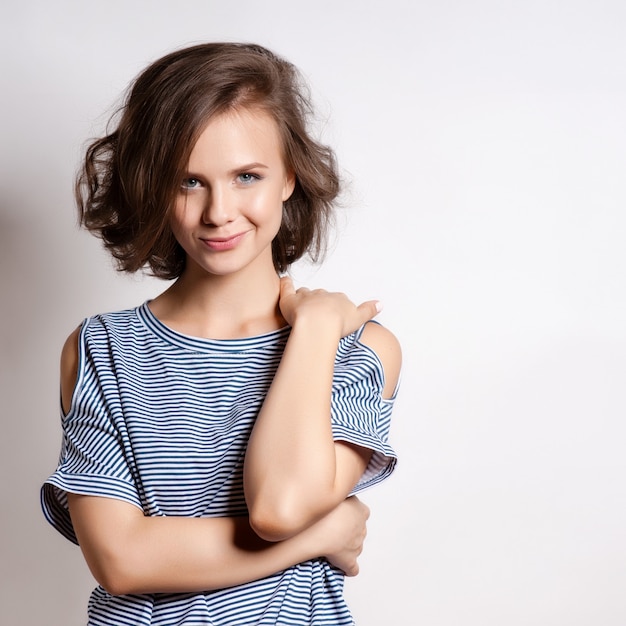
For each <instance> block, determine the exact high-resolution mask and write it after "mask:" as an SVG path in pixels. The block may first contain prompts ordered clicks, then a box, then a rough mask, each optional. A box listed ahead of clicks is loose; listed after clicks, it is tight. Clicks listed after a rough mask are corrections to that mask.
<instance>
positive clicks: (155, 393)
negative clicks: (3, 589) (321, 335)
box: [42, 303, 395, 626]
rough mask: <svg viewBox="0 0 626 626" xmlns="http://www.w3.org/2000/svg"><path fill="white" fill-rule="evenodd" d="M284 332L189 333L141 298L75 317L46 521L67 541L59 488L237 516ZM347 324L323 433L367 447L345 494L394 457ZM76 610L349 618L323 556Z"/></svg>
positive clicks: (259, 621) (365, 364) (291, 619)
mask: <svg viewBox="0 0 626 626" xmlns="http://www.w3.org/2000/svg"><path fill="white" fill-rule="evenodd" d="M289 331H290V329H289V328H288V327H287V328H283V329H281V330H277V331H274V332H270V333H267V334H264V335H260V336H256V337H249V338H245V339H229V340H212V339H201V338H197V337H190V336H187V335H183V334H181V333H178V332H175V331H173V330H172V329H170V328H168V327H167V326H165V325H164V324H162V323H161V322H160V321H159V320H158V319H157V318H156V317H155V316H154V315H153V314H152V312H151V311H150V309H149V307H148V305H147V303H145V304H143V305H142V306H140V307H137V308H135V309H129V310H125V311H120V312H117V313H109V314H105V315H99V316H95V317H92V318H89V319H87V320H86V321H85V322H84V324H83V325H82V328H81V332H80V340H79V371H78V377H77V382H76V387H75V390H74V394H73V398H72V403H71V407H70V410H69V411H68V413H67V414H66V415H63V416H62V422H63V444H62V449H61V455H60V460H59V465H58V468H57V470H56V472H55V473H54V474H53V475H52V476H51V477H50V478H49V479H48V480H47V481H46V483H45V484H44V486H43V488H42V506H43V511H44V514H45V516H46V518H47V519H48V521H49V522H50V523H51V524H53V525H54V527H55V528H57V530H59V531H60V532H61V533H62V534H63V535H64V536H65V537H67V538H68V539H70V540H71V541H73V542H74V543H76V535H75V534H74V529H73V527H72V522H71V520H70V517H69V513H68V509H67V497H66V493H67V492H71V493H77V494H83V495H93V496H105V497H112V498H118V499H120V500H123V501H125V502H129V503H131V504H134V505H135V506H137V507H139V508H141V509H142V510H143V512H144V514H145V515H156V516H158V515H177V516H189V517H200V516H207V517H209V516H211V517H213V516H240V515H247V510H246V505H245V500H244V492H243V461H244V455H245V451H246V444H247V441H248V438H249V435H250V431H251V429H252V427H253V425H254V421H255V418H256V416H257V414H258V412H259V409H260V407H261V405H262V403H263V400H264V398H265V395H266V393H267V390H268V388H269V385H270V383H271V382H272V379H273V376H274V374H275V372H276V368H277V367H278V364H279V362H280V359H281V356H282V353H283V350H284V347H285V344H286V342H287V339H288V337H289ZM360 333H361V331H358V332H356V333H353V334H352V335H349V336H348V337H344V338H343V339H341V340H340V342H339V347H338V350H337V356H336V360H335V370H334V380H333V389H332V428H333V435H334V437H335V439H336V440H342V441H348V442H351V443H355V444H358V445H360V446H364V447H366V448H369V449H371V450H373V455H372V458H371V461H370V463H369V465H368V467H367V469H366V471H365V473H364V474H363V476H362V477H361V479H360V481H359V483H358V485H357V486H356V487H355V489H354V493H356V492H358V491H360V490H362V489H363V488H365V487H367V486H369V485H372V484H374V483H376V482H379V481H380V480H382V479H383V478H385V477H387V476H388V475H389V474H390V473H391V472H392V470H393V468H394V465H395V454H394V451H393V450H392V448H391V447H390V445H389V443H388V432H389V422H390V416H391V409H392V405H393V398H392V399H384V398H383V397H382V389H383V386H384V379H383V370H382V366H381V363H380V361H379V359H378V357H377V356H376V354H375V353H374V352H373V351H372V350H371V349H370V348H368V347H367V346H365V345H363V344H362V343H360V341H359V337H360ZM394 397H395V394H394ZM88 613H89V624H90V625H91V626H99V625H102V626H104V625H107V626H110V625H111V624H116V625H120V626H121V625H131V624H132V625H133V626H137V625H139V624H142V625H143V624H145V625H148V624H150V625H157V624H159V625H163V626H166V625H167V626H174V625H179V624H180V625H182V624H185V625H191V624H194V625H197V624H211V625H214V626H222V625H235V624H236V625H238V626H243V625H246V624H250V625H251V624H254V625H258V626H260V625H267V626H270V625H271V626H275V625H276V624H285V625H289V626H297V625H299V624H302V625H305V624H306V625H307V626H308V625H311V624H315V625H322V624H326V625H331V624H332V625H333V626H336V625H342V624H352V623H353V620H352V617H351V614H350V611H349V609H348V607H347V606H346V603H345V601H344V599H343V575H342V573H341V572H339V571H338V570H336V569H335V568H333V567H331V566H330V565H329V564H328V562H326V561H325V560H324V559H315V560H312V561H307V562H304V563H300V564H298V565H295V566H293V567H290V568H288V569H286V570H284V571H281V572H277V573H276V574H274V575H272V576H269V577H267V578H264V579H261V580H259V581H255V582H251V583H247V584H243V585H238V586H236V587H231V588H227V589H222V590H217V591H208V592H204V593H188V594H181V593H176V594H145V595H124V596H111V595H110V594H108V593H107V592H106V591H105V590H104V589H103V588H102V587H100V586H99V587H97V588H96V589H95V590H94V592H93V593H92V595H91V598H90V601H89V606H88Z"/></svg>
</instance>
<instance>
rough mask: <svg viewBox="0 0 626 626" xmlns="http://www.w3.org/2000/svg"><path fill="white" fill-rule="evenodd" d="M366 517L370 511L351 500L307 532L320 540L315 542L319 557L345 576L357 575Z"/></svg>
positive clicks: (363, 505) (356, 499) (361, 504)
mask: <svg viewBox="0 0 626 626" xmlns="http://www.w3.org/2000/svg"><path fill="white" fill-rule="evenodd" d="M369 516H370V510H369V508H368V507H367V506H366V505H365V504H363V503H362V502H361V501H360V500H359V499H358V498H357V497H356V496H352V497H350V498H348V499H346V500H344V501H343V502H342V503H341V504H340V505H339V506H338V507H336V508H335V509H333V510H332V511H331V512H330V513H329V514H328V515H326V516H325V517H323V518H322V519H321V520H320V521H319V522H317V523H316V524H315V525H314V526H312V527H311V528H310V529H309V532H312V533H314V535H315V537H316V538H317V537H319V539H316V541H320V542H321V544H320V545H321V546H322V547H323V553H322V556H323V557H325V558H326V560H327V561H328V562H329V563H330V564H331V565H333V566H334V567H336V568H338V569H340V570H341V571H343V572H344V573H345V574H346V576H356V575H357V574H358V573H359V564H358V562H357V558H358V557H359V555H360V554H361V552H362V551H363V542H364V540H365V536H366V534H367V529H366V522H367V519H368V518H369Z"/></svg>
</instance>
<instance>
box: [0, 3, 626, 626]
mask: <svg viewBox="0 0 626 626" xmlns="http://www.w3.org/2000/svg"><path fill="white" fill-rule="evenodd" d="M1 28H2V32H1V33H0V35H1V36H0V63H1V68H0V69H1V81H2V95H1V97H0V107H1V115H0V131H1V133H2V134H1V138H0V146H1V148H0V149H1V162H0V176H1V186H0V209H1V213H0V263H1V266H0V267H1V272H0V280H1V284H0V294H1V297H2V303H1V304H2V306H1V307H0V319H1V321H2V324H1V326H0V332H1V344H0V347H1V351H2V360H1V370H0V375H1V384H2V389H1V390H0V391H1V400H2V427H3V428H2V433H1V435H0V463H1V464H2V466H1V471H2V481H1V483H0V484H1V489H2V496H1V506H2V515H1V520H2V521H1V524H2V526H1V527H2V533H1V535H0V537H1V539H0V541H1V546H0V548H1V557H0V574H1V581H2V584H0V622H1V623H2V624H6V625H7V626H14V625H18V624H25V625H28V626H30V625H32V626H35V625H37V626H43V625H45V626H76V625H79V624H83V623H84V616H85V609H86V602H87V598H88V594H89V592H90V590H91V588H92V586H93V580H92V579H91V576H90V574H89V572H88V571H87V569H86V567H85V565H84V564H83V561H82V557H81V555H80V552H79V550H78V548H76V547H74V546H72V545H71V544H70V543H69V542H67V541H66V540H64V539H63V538H62V537H61V536H60V535H59V534H58V533H56V532H55V531H54V530H53V529H52V528H51V527H49V526H48V525H47V523H46V522H45V521H44V519H43V517H42V515H41V513H40V509H39V501H38V498H39V493H38V492H39V486H40V484H41V483H42V482H43V480H44V479H45V478H46V477H47V475H48V474H49V473H50V472H52V470H53V469H54V466H55V463H56V458H57V454H58V451H59V444H60V424H59V420H58V409H57V398H58V355H59V351H60V348H61V345H62V343H63V340H64V338H65V337H66V336H67V335H68V334H69V332H70V331H71V330H72V329H73V328H74V327H75V326H76V325H77V324H78V323H79V322H80V321H81V320H82V318H84V317H85V316H87V315H90V314H93V313H97V312H102V311H107V310H113V309H118V308H121V307H126V306H134V305H136V304H138V303H140V302H142V301H143V300H144V299H146V298H148V297H150V296H152V295H155V294H156V293H157V292H158V291H160V290H161V289H163V288H164V286H165V285H164V284H163V283H160V282H159V281H155V280H154V279H142V278H141V277H140V276H138V277H134V278H133V277H130V278H129V277H124V276H120V275H119V274H117V273H116V272H115V270H114V269H113V266H112V263H111V262H110V261H109V259H108V257H107V256H105V254H104V253H103V252H102V251H101V249H100V245H99V243H98V241H97V240H96V239H94V238H93V237H91V236H90V235H88V234H86V233H83V232H79V231H78V230H77V228H76V219H75V212H74V208H73V201H72V185H73V176H74V172H75V169H76V167H77V164H78V160H79V157H80V153H81V149H82V147H83V145H84V143H85V141H86V140H87V139H88V138H89V137H92V136H94V135H97V134H99V133H101V132H102V130H103V127H104V124H105V122H106V120H107V118H108V115H109V113H110V112H111V111H112V110H113V108H114V106H115V104H116V102H117V99H118V96H119V95H120V93H121V92H122V91H123V89H124V88H125V87H126V85H127V83H128V82H129V81H130V80H131V78H133V77H134V76H135V75H136V73H137V72H139V71H140V70H141V69H142V68H143V67H144V66H145V65H146V64H147V63H149V62H151V61H152V60H154V59H156V58H157V57H159V56H161V55H162V54H164V53H166V52H169V51H170V50H172V49H174V48H178V47H181V46H183V45H186V44H190V43H196V42H199V41H207V40H238V41H255V42H259V43H262V44H265V45H267V46H269V47H271V48H272V49H274V50H275V51H277V52H279V53H281V54H283V55H285V56H286V57H287V58H289V59H290V60H291V61H293V62H294V63H295V64H296V65H298V66H299V67H300V68H301V69H302V71H303V72H304V74H305V75H306V76H307V78H308V79H309V81H310V82H311V84H312V87H313V92H314V95H315V99H316V101H317V103H318V106H319V110H320V113H321V120H322V123H321V125H320V128H321V129H322V131H323V133H324V134H323V137H324V139H325V140H326V141H328V142H330V143H331V144H332V145H333V146H334V147H335V148H336V149H337V152H338V155H339V158H340V163H341V165H342V166H343V168H344V170H345V173H346V176H347V178H348V179H349V181H350V187H349V193H348V194H347V195H346V198H345V202H344V208H343V209H342V210H341V216H340V220H339V229H338V236H337V238H336V242H335V245H334V248H333V250H332V253H331V254H330V255H329V257H328V259H327V261H326V264H325V265H324V266H323V268H322V269H320V270H316V271H315V270H313V269H311V268H309V267H306V266H303V267H300V268H296V271H295V276H296V277H297V279H298V281H299V283H304V282H306V283H307V284H309V285H310V286H325V287H329V288H332V289H340V290H343V291H347V292H348V293H349V294H350V295H351V296H353V297H354V298H355V299H357V300H360V299H366V298H370V297H378V298H381V299H382V300H383V301H384V302H385V305H386V306H385V310H384V311H383V313H382V314H381V317H380V319H381V321H382V322H383V323H385V324H386V325H387V326H389V327H390V328H391V329H392V330H393V331H394V332H395V333H396V335H397V336H398V337H399V339H400V340H401V342H402V345H403V348H404V356H405V366H404V374H403V386H402V389H401V393H400V397H399V400H398V403H397V410H396V413H395V418H394V424H393V429H392V440H393V443H394V444H395V447H396V448H397V450H398V452H399V455H400V464H399V466H398V469H397V472H396V474H395V475H394V476H393V477H392V478H391V479H390V480H389V481H387V482H386V483H385V484H383V485H381V486H379V487H376V488H374V489H372V490H371V491H370V492H369V493H367V495H365V499H366V501H367V502H368V503H369V504H370V505H371V507H372V509H373V515H372V519H371V524H370V533H369V537H368V541H367V545H366V551H365V553H364V555H363V557H362V561H361V564H362V574H361V575H360V576H359V577H358V578H356V579H354V580H349V581H348V583H347V594H348V597H349V599H350V602H351V605H352V607H353V611H354V614H355V616H356V618H357V623H358V624H359V626H378V625H381V624H383V625H386V624H403V625H404V624H406V625H413V624H415V625H419V626H422V625H423V626H459V625H462V626H501V625H502V624H506V625H507V626H516V625H520V626H521V625H524V626H527V625H528V624H534V625H541V626H543V625H545V626H552V625H555V626H556V625H564V626H579V625H585V626H586V625H589V626H592V625H593V626H596V625H601V626H624V624H626V592H625V590H626V486H625V477H626V455H625V444H626V425H625V417H626V398H625V396H626V392H625V388H626V385H625V382H624V381H625V375H626V321H625V320H626V293H625V279H626V251H625V248H626V246H625V241H626V215H625V212H624V208H625V200H626V188H625V165H626V3H624V2H622V1H621V0H613V1H611V0H606V1H602V0H586V1H585V0H571V1H569V2H565V1H560V2H559V1H556V0H541V1H539V0H526V1H525V2H505V1H499V2H498V1H495V0H493V1H491V2H490V1H488V0H469V1H462V0H443V1H437V2H432V1H429V2H426V1H425V0H410V1H407V2H402V1H401V0H386V1H384V2H369V1H367V0H360V1H348V2H338V1H332V2H331V1H329V0H316V1H315V2H309V3H303V2H293V1H291V2H289V1H287V0H266V1H265V2H263V1H257V2H251V1H249V0H239V1H238V2H228V1H226V0H223V1H222V2H219V3H218V2H214V1H212V0H202V1H200V0H198V1H193V0H174V1H172V0H168V1H167V2H160V1H156V0H153V1H147V0H145V1H136V2H122V1H120V0H107V1H106V2H105V1H102V0H91V1H89V2H86V1H85V0H81V1H76V2H70V1H67V0H66V1H57V2H48V1H47V0H40V1H32V0H31V1H29V0H25V1H22V2H17V1H15V2H11V3H10V4H8V5H7V6H5V7H4V8H3V10H2V27H1Z"/></svg>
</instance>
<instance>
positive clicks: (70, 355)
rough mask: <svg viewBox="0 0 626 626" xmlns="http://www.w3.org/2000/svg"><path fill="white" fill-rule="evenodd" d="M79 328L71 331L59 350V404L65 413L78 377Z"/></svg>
mask: <svg viewBox="0 0 626 626" xmlns="http://www.w3.org/2000/svg"><path fill="white" fill-rule="evenodd" d="M80 328H81V327H80V326H79V327H78V328H76V330H74V331H72V333H71V334H70V336H69V337H68V338H67V339H66V340H65V344H63V349H62V350H61V404H62V406H63V411H64V412H65V413H67V412H68V411H69V410H70V404H71V402H72V394H73V392H74V386H75V385H76V378H77V376H78V337H79V335H80Z"/></svg>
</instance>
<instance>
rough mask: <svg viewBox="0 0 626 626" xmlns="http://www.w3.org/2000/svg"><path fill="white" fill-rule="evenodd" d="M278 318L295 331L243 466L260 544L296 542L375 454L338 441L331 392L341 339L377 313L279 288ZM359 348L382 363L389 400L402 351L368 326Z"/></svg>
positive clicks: (338, 298)
mask: <svg viewBox="0 0 626 626" xmlns="http://www.w3.org/2000/svg"><path fill="white" fill-rule="evenodd" d="M280 307H281V312H282V314H283V316H284V317H285V319H286V320H287V322H288V323H289V324H290V325H291V327H292V330H291V334H290V337H289V340H288V342H287V345H286V347H285V351H284V354H283V357H282V359H281V362H280V365H279V367H278V370H277V372H276V375H275V377H274V380H273V382H272V384H271V386H270V389H269V392H268V394H267V397H266V399H265V402H264V403H263V407H262V408H261V411H260V413H259V416H258V418H257V421H256V424H255V426H254V429H253V431H252V434H251V437H250V441H249V444H248V450H247V453H246V460H245V465H244V487H245V494H246V501H247V504H248V509H249V512H250V523H251V526H252V527H253V528H254V530H255V531H256V532H257V533H258V534H259V536H261V537H262V538H264V539H266V540H269V541H279V540H282V539H286V538H288V537H291V536H293V535H295V534H297V533H299V532H301V531H302V530H303V529H305V528H307V527H308V526H310V525H311V524H313V523H314V522H315V521H317V520H318V519H320V518H321V517H323V516H324V515H326V514H327V513H328V512H329V511H331V510H332V509H334V508H335V507H336V506H337V505H338V504H339V503H340V502H342V501H343V500H344V499H345V498H346V497H347V495H348V494H349V493H350V491H351V490H352V489H353V487H354V485H355V484H356V483H357V481H358V480H359V478H360V476H361V475H362V474H363V472H364V470H365V468H366V466H367V464H368V462H369V459H370V456H371V451H370V450H368V449H366V448H362V447H359V446H356V445H353V444H349V443H346V442H340V441H337V442H336V441H334V440H333V433H332V426H331V418H330V415H331V405H330V403H331V391H332V383H333V370H334V363H335V356H336V352H337V347H338V343H339V340H340V339H341V337H343V336H346V335H348V334H349V333H351V332H353V331H355V330H357V329H358V328H360V327H361V326H362V325H363V324H364V323H365V322H367V321H368V320H370V319H371V318H372V317H374V316H375V315H376V314H377V312H378V309H377V304H376V302H375V301H368V302H364V303H363V304H361V305H359V306H356V305H354V304H353V303H352V302H351V301H350V300H349V299H348V298H347V297H346V296H345V295H344V294H340V293H329V292H326V291H322V290H316V291H309V290H308V289H298V291H295V290H294V288H293V285H292V283H291V280H290V279H288V278H283V279H282V283H281V298H280ZM361 341H362V342H363V343H365V344H367V345H369V347H371V348H372V349H373V350H374V351H375V352H376V353H377V354H378V357H379V358H380V360H381V362H382V364H383V369H384V373H385V388H384V390H383V395H384V396H385V397H389V396H391V395H392V393H393V391H394V389H395V387H396V384H397V380H398V376H399V372H400V361H401V354H400V347H399V344H398V341H397V340H396V338H395V337H394V336H393V334H392V333H391V332H389V331H388V330H387V329H385V328H383V327H382V326H379V325H377V324H369V325H368V326H366V328H365V329H364V331H363V335H362V337H361Z"/></svg>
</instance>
